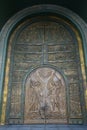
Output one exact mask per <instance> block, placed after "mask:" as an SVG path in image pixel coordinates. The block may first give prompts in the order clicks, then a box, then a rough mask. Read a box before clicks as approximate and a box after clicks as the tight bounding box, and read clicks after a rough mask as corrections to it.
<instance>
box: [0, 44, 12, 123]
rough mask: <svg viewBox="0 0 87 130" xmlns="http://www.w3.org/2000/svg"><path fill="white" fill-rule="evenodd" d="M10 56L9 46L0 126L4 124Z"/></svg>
mask: <svg viewBox="0 0 87 130" xmlns="http://www.w3.org/2000/svg"><path fill="white" fill-rule="evenodd" d="M10 54H11V46H9V49H8V56H7V57H8V58H7V63H6V70H5V80H4V92H3V103H2V115H1V123H0V124H1V125H4V124H5V116H6V104H7V94H8V82H9V65H10Z"/></svg>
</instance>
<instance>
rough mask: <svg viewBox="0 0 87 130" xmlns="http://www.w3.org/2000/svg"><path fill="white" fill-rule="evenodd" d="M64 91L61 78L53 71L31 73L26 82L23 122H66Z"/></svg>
mask: <svg viewBox="0 0 87 130" xmlns="http://www.w3.org/2000/svg"><path fill="white" fill-rule="evenodd" d="M65 89H66V88H65V82H64V79H63V77H62V76H61V74H60V73H59V72H57V71H55V70H54V69H52V68H47V67H43V68H38V69H36V70H35V71H33V72H32V73H31V74H30V75H29V76H28V77H27V80H26V92H25V94H26V96H25V111H24V122H25V123H44V120H46V121H47V122H48V123H52V122H53V121H54V123H61V122H63V123H64V122H67V117H66V90H65Z"/></svg>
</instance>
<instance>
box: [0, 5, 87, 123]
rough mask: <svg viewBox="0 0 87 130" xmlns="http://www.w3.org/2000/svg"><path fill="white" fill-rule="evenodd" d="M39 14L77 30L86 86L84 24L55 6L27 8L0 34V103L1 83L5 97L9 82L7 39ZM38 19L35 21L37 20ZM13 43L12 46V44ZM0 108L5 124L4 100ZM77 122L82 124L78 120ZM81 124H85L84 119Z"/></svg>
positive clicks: (86, 60)
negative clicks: (25, 22)
mask: <svg viewBox="0 0 87 130" xmlns="http://www.w3.org/2000/svg"><path fill="white" fill-rule="evenodd" d="M41 13H42V14H46V13H48V15H46V18H48V17H49V16H50V15H49V14H51V13H52V15H51V16H52V17H53V18H52V19H55V17H56V19H57V18H61V19H62V20H63V21H66V22H67V25H69V26H71V30H73V31H75V30H76V29H77V31H76V36H77V35H78V36H79V37H80V35H81V38H80V41H79V45H80V47H79V48H81V52H80V57H81V54H82V57H83V51H84V58H82V59H81V64H83V65H82V66H83V67H82V76H83V82H84V85H85V86H86V75H85V66H86V65H87V64H86V62H87V59H86V52H87V45H86V42H87V38H86V32H87V29H86V24H85V23H84V21H83V20H82V19H80V18H79V17H78V16H77V15H76V14H74V13H73V12H72V11H69V10H68V9H65V8H62V7H59V6H55V5H39V6H34V7H30V8H27V9H25V10H23V11H21V12H19V13H17V14H16V15H15V16H13V17H12V18H11V19H10V20H9V21H8V22H7V24H6V25H5V26H4V28H3V29H2V32H1V35H0V40H1V48H0V49H1V51H0V55H1V72H0V74H1V80H0V85H1V86H0V88H1V91H0V92H1V95H0V96H1V98H0V99H1V103H2V92H3V84H4V83H3V81H5V84H4V85H5V90H4V95H5V94H6V95H7V92H8V91H7V88H8V82H9V80H8V79H7V77H8V74H9V70H8V68H6V71H5V70H4V68H5V63H6V54H7V48H8V46H9V44H8V43H9V37H10V35H11V33H12V32H14V34H15V35H16V31H15V30H16V28H20V26H21V27H22V24H23V27H24V21H27V20H28V22H27V24H28V23H29V24H31V23H34V22H35V21H34V20H35V17H36V16H37V17H38V16H39V17H40V14H41ZM39 17H38V18H37V19H39ZM41 17H42V16H41ZM46 18H45V21H46ZM49 19H50V18H49ZM52 19H50V20H52ZM42 20H44V19H43V18H42ZM52 21H53V22H55V20H52ZM25 25H26V24H25ZM21 30H23V28H21V29H20V30H19V32H20V31H21ZM78 32H80V35H79V33H78ZM11 37H12V36H11ZM13 37H14V36H13ZM17 37H18V36H17ZM17 37H15V38H16V39H17ZM78 39H79V38H78ZM10 42H11V39H10ZM14 42H15V41H14ZM14 42H13V43H12V44H14ZM82 43H83V44H82ZM82 46H83V49H82ZM9 48H10V47H9ZM44 48H45V47H44ZM10 49H11V48H10ZM10 51H11V50H10ZM10 51H9V53H8V55H9V56H10V54H11V53H10ZM45 51H46V50H45V49H44V52H45ZM45 54H46V53H45ZM71 57H72V56H71ZM44 58H45V60H44V63H45V62H46V61H47V58H46V55H44ZM84 59H85V62H84ZM9 61H10V57H9V58H8V59H7V65H10V64H9ZM10 63H11V61H10ZM4 74H6V75H7V76H6V75H5V76H6V77H5V78H4ZM82 86H83V85H82ZM82 90H83V89H82ZM6 99H7V98H6ZM4 100H5V99H4ZM83 100H84V92H83V94H82V101H83ZM84 105H85V103H84ZM2 108H4V109H3V111H2V115H3V116H2V117H1V122H2V123H3V122H5V109H6V100H5V101H3V105H2ZM82 109H84V111H85V106H84V108H82ZM7 115H8V114H7ZM83 117H84V114H83ZM71 122H73V119H72V121H71ZM78 122H80V123H82V122H81V121H80V120H79V121H78ZM83 122H85V117H84V121H83ZM74 123H75V122H74ZM76 123H77V121H76Z"/></svg>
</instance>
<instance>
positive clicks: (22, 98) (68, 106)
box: [6, 20, 84, 124]
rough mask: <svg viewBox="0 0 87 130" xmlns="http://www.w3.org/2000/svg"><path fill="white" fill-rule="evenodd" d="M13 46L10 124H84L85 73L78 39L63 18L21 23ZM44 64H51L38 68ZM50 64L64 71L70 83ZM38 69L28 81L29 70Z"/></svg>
mask: <svg viewBox="0 0 87 130" xmlns="http://www.w3.org/2000/svg"><path fill="white" fill-rule="evenodd" d="M20 28H21V29H20ZM14 39H15V40H14ZM12 44H13V45H12ZM11 47H12V49H11ZM9 48H10V49H11V52H10V51H9V50H10V49H9ZM9 48H8V49H9V50H8V53H9V54H10V53H11V54H10V55H9V59H10V65H9V66H10V71H9V85H8V102H7V108H6V111H7V115H6V123H8V124H24V123H44V122H45V121H46V122H47V123H71V124H73V123H79V124H81V123H82V122H83V116H82V115H83V112H84V108H83V105H82V102H83V100H81V99H82V98H83V96H82V95H81V93H80V90H81V91H82V86H83V83H82V76H81V75H82V72H81V67H80V58H79V48H78V42H77V40H76V36H75V34H74V32H73V31H72V29H71V28H70V27H69V25H67V23H64V21H63V22H62V21H61V20H57V22H49V20H48V21H47V22H36V23H32V24H31V25H29V24H28V23H27V24H24V25H21V26H20V27H18V28H17V29H15V32H14V33H13V35H12V36H11V38H10V40H9ZM44 64H45V65H47V66H48V67H47V68H46V67H45V68H38V67H40V66H43V65H44ZM50 66H55V68H56V69H57V68H58V70H61V71H62V73H63V76H64V77H65V78H66V79H67V84H68V85H67V86H66V85H65V82H64V80H63V77H62V75H61V74H60V73H59V72H58V71H55V69H52V68H50ZM35 68H38V69H36V70H35V71H32V73H31V74H30V75H28V77H27V79H26V83H25V84H24V82H25V80H24V79H25V77H26V75H27V73H28V72H29V71H31V70H32V69H35Z"/></svg>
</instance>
